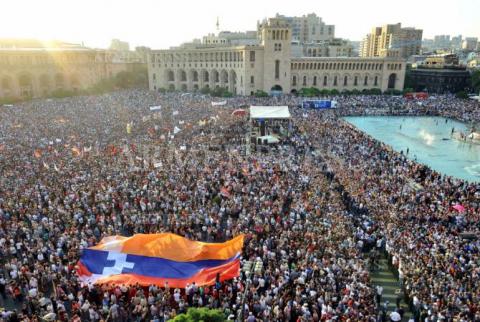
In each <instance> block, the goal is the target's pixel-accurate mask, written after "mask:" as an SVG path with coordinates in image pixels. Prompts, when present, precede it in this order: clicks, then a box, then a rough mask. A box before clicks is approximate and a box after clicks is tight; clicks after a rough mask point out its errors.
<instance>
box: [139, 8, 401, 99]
mask: <svg viewBox="0 0 480 322" xmlns="http://www.w3.org/2000/svg"><path fill="white" fill-rule="evenodd" d="M258 33H259V34H258V39H259V43H258V44H257V45H245V46H222V45H217V46H206V45H199V46H197V47H187V48H175V49H167V50H152V51H151V52H150V55H149V57H148V58H149V59H148V75H149V86H150V89H151V90H158V89H161V88H163V89H167V90H180V91H195V90H200V89H202V88H204V87H208V88H211V89H213V88H215V87H224V88H227V89H228V90H229V91H230V92H232V93H234V94H237V95H251V94H253V93H255V92H256V91H258V90H262V91H265V92H270V91H272V90H274V91H281V92H283V93H291V92H294V91H298V90H299V89H301V88H302V87H316V88H319V89H337V90H338V91H339V92H342V91H344V90H353V89H357V90H362V89H372V88H378V89H380V90H382V91H386V90H388V89H396V90H401V89H403V83H404V78H405V68H406V66H405V65H406V64H405V60H404V59H402V58H398V57H372V58H358V57H295V56H293V55H292V29H291V26H290V24H289V23H288V21H286V20H285V19H282V18H281V17H280V18H270V19H268V20H265V21H264V22H263V23H262V24H261V25H260V26H259V31H258Z"/></svg>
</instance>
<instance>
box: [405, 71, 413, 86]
mask: <svg viewBox="0 0 480 322" xmlns="http://www.w3.org/2000/svg"><path fill="white" fill-rule="evenodd" d="M411 70H412V67H411V66H407V69H406V70H405V82H404V83H403V88H405V89H406V88H412V87H413V79H412V72H411Z"/></svg>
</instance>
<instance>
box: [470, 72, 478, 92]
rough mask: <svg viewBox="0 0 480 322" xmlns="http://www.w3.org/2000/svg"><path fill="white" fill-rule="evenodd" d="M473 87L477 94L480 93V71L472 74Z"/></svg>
mask: <svg viewBox="0 0 480 322" xmlns="http://www.w3.org/2000/svg"><path fill="white" fill-rule="evenodd" d="M472 87H473V89H474V91H475V93H477V94H478V93H480V69H477V70H475V71H473V72H472Z"/></svg>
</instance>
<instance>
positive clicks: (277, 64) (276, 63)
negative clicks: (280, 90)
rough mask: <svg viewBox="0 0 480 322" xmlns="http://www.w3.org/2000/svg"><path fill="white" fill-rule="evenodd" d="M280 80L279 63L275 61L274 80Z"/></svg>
mask: <svg viewBox="0 0 480 322" xmlns="http://www.w3.org/2000/svg"><path fill="white" fill-rule="evenodd" d="M279 78H280V61H279V60H278V59H277V60H276V61H275V79H279Z"/></svg>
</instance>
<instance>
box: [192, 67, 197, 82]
mask: <svg viewBox="0 0 480 322" xmlns="http://www.w3.org/2000/svg"><path fill="white" fill-rule="evenodd" d="M193 81H194V82H198V72H197V71H196V70H194V71H193Z"/></svg>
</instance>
